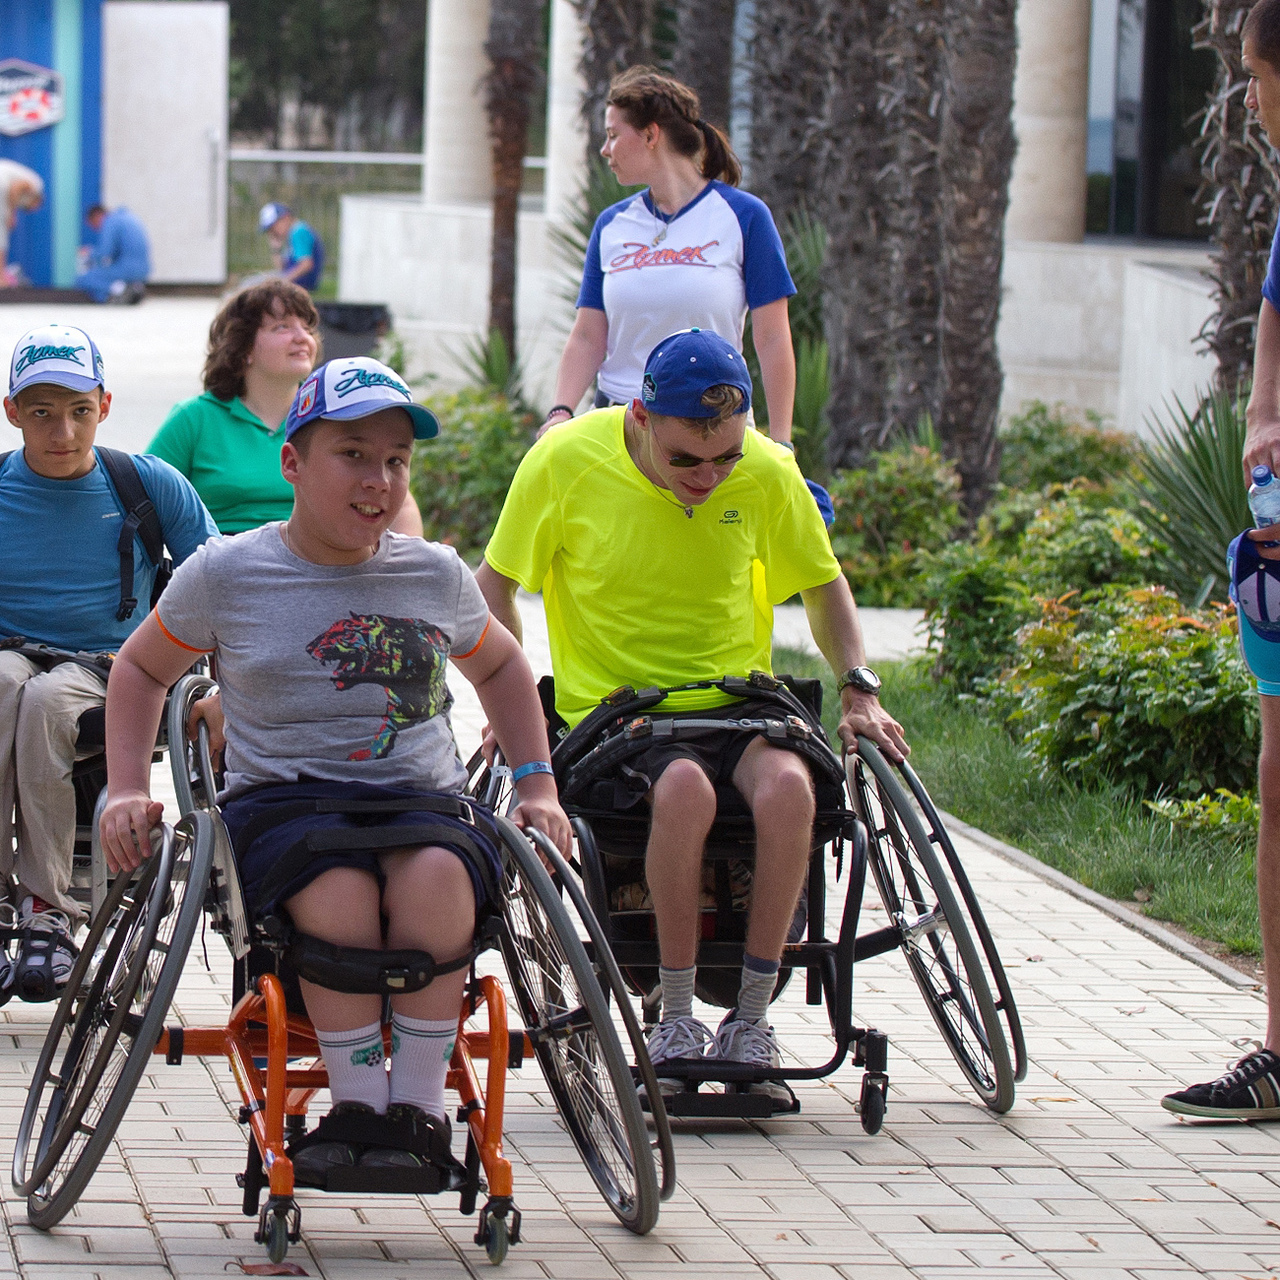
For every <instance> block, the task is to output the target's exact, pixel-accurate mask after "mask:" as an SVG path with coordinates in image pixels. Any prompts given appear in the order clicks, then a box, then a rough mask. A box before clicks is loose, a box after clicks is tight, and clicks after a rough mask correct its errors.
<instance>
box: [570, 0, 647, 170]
mask: <svg viewBox="0 0 1280 1280" xmlns="http://www.w3.org/2000/svg"><path fill="white" fill-rule="evenodd" d="M574 4H575V5H576V7H577V10H578V15H579V16H580V17H581V19H582V25H583V28H584V29H585V32H586V39H585V40H584V42H583V44H584V47H583V52H582V75H583V78H584V79H585V81H586V84H587V88H586V92H585V94H584V95H583V99H582V114H583V117H584V119H585V120H586V125H587V160H588V163H590V162H591V161H592V160H594V159H595V155H596V152H598V151H599V150H600V148H601V146H603V145H604V106H605V98H607V97H608V96H609V82H610V81H611V80H612V79H613V77H614V76H616V75H617V74H618V72H620V71H625V70H626V69H627V68H628V67H634V66H636V65H637V64H638V63H642V62H651V61H652V60H653V17H654V10H655V8H656V0H574Z"/></svg>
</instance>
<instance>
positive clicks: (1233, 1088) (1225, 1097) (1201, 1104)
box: [1160, 1049, 1280, 1120]
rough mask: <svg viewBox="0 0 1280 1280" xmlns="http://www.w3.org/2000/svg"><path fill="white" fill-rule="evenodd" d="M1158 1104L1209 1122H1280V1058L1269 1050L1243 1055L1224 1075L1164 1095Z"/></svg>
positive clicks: (1180, 1113) (1167, 1109)
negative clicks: (1206, 1082)
mask: <svg viewBox="0 0 1280 1280" xmlns="http://www.w3.org/2000/svg"><path fill="white" fill-rule="evenodd" d="M1160 1105H1161V1106H1162V1107H1163V1108H1164V1109H1165V1110H1166V1111H1172V1112H1174V1113H1175V1114H1176V1115H1181V1116H1203V1117H1205V1118H1206V1119H1209V1120H1280V1057H1277V1056H1276V1055H1275V1054H1274V1053H1272V1052H1271V1050H1270V1049H1259V1050H1258V1051H1257V1052H1256V1053H1250V1054H1246V1055H1245V1056H1244V1057H1243V1058H1241V1059H1240V1061H1239V1062H1237V1063H1236V1065H1235V1068H1234V1069H1233V1070H1231V1071H1228V1072H1227V1074H1226V1075H1224V1076H1219V1077H1218V1079H1217V1080H1210V1081H1209V1083H1208V1084H1193V1085H1192V1086H1191V1088H1189V1089H1183V1090H1182V1091H1181V1092H1180V1093H1169V1094H1166V1095H1165V1096H1164V1097H1163V1098H1161V1099H1160Z"/></svg>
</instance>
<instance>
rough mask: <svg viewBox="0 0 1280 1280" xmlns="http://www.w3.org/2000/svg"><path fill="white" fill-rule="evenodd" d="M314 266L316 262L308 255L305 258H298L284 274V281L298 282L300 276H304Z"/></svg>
mask: <svg viewBox="0 0 1280 1280" xmlns="http://www.w3.org/2000/svg"><path fill="white" fill-rule="evenodd" d="M315 264H316V260H315V259H314V258H313V257H312V256H311V255H310V254H307V256H306V257H305V258H299V259H298V261H297V262H295V263H294V264H293V266H291V267H290V268H289V270H288V271H286V272H285V273H284V278H285V279H286V280H298V279H300V278H301V277H302V276H305V275H306V274H307V272H308V271H310V270H311V268H312V267H314V266H315Z"/></svg>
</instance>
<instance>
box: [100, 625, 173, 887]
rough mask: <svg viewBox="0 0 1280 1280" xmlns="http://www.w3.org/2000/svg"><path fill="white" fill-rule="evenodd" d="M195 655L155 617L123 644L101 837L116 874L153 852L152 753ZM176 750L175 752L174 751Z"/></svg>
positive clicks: (110, 691) (111, 707) (156, 817)
mask: <svg viewBox="0 0 1280 1280" xmlns="http://www.w3.org/2000/svg"><path fill="white" fill-rule="evenodd" d="M196 657H197V655H196V654H194V653H192V652H191V650H190V649H184V648H183V647H182V646H181V645H177V644H174V643H173V641H172V640H170V639H169V638H168V636H166V635H165V634H164V632H163V631H162V630H161V629H160V625H159V623H158V622H157V621H156V616H155V614H154V613H152V614H149V615H148V616H147V617H146V619H144V621H143V623H142V625H141V626H140V627H139V628H138V629H137V630H136V631H135V632H134V633H133V635H131V636H130V637H129V638H128V640H126V641H125V642H124V646H123V647H122V648H121V650H120V653H119V654H118V655H117V657H116V660H115V662H114V663H113V664H112V667H111V678H110V679H109V680H108V681H107V772H108V774H109V775H110V777H111V785H110V789H109V791H108V800H107V806H106V808H105V809H104V810H103V814H102V824H101V828H100V834H101V836H102V848H103V852H104V853H105V854H106V858H107V866H108V867H109V868H110V869H111V870H112V871H119V870H121V869H122V868H125V867H136V866H137V865H138V863H139V862H141V861H142V859H143V857H144V856H146V855H147V854H149V853H150V851H151V845H150V840H149V834H150V831H151V828H152V827H154V826H155V825H156V823H158V822H159V821H160V815H161V814H162V813H163V812H164V806H163V805H162V804H161V803H160V802H159V801H158V800H154V801H153V800H152V799H151V753H152V751H153V750H154V748H155V744H156V730H157V729H158V728H159V727H160V715H161V713H162V712H163V710H164V697H165V693H166V692H167V691H168V689H169V686H170V685H172V684H173V682H174V681H175V680H177V679H178V677H179V676H181V675H182V674H183V672H184V671H186V670H187V668H188V667H190V666H191V664H192V662H193V661H195V658H196ZM175 749H177V748H176V747H175Z"/></svg>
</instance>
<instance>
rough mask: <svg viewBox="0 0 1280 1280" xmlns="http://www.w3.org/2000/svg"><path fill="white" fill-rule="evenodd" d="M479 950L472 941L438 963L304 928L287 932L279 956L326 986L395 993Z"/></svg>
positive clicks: (416, 987) (421, 954) (461, 963)
mask: <svg viewBox="0 0 1280 1280" xmlns="http://www.w3.org/2000/svg"><path fill="white" fill-rule="evenodd" d="M481 936H482V937H483V935H481ZM485 941H486V942H487V939H485ZM481 950H482V948H481V947H479V946H473V947H472V948H471V949H470V950H469V951H468V952H467V953H466V954H465V955H463V956H460V957H459V958H458V959H456V960H449V961H447V962H446V963H444V964H438V963H437V962H436V959H435V957H434V956H433V955H432V954H431V953H430V952H429V951H409V950H406V951H371V950H368V949H366V948H364V947H339V946H336V945H335V944H334V943H332V942H324V941H322V940H321V939H320V938H313V937H312V936H311V935H310V934H307V933H292V936H291V937H290V939H289V942H288V944H287V946H286V947H285V949H284V959H285V963H286V964H287V965H289V967H290V968H292V969H293V970H294V972H296V973H297V974H298V976H299V977H300V978H306V980H307V981H308V982H314V983H315V984H316V986H318V987H325V988H327V989H328V990H329V991H343V992H346V993H347V994H349V995H369V996H394V995H403V994H404V993H405V992H409V991H421V990H422V989H423V987H426V986H430V984H431V983H432V982H434V981H435V979H436V978H437V977H439V976H440V975H441V974H445V973H456V972H457V971H458V970H459V969H465V968H467V966H468V965H470V963H471V962H472V961H473V960H474V959H475V958H476V956H477V955H479V954H480V951H481Z"/></svg>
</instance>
